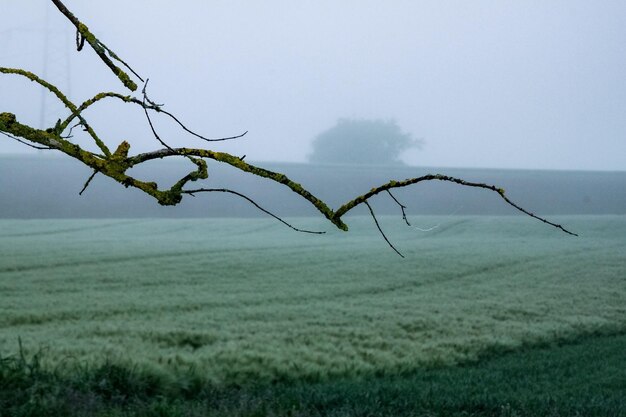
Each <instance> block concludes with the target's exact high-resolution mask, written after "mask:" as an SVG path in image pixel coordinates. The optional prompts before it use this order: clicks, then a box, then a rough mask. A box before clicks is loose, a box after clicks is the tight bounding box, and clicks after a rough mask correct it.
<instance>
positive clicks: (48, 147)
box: [0, 132, 54, 151]
mask: <svg viewBox="0 0 626 417" xmlns="http://www.w3.org/2000/svg"><path fill="white" fill-rule="evenodd" d="M0 133H2V134H3V135H4V136H6V137H7V138H11V139H13V140H14V141H16V142H19V143H21V144H22V145H26V146H30V147H31V148H33V149H39V150H46V151H50V150H53V149H54V148H51V147H50V146H37V145H33V144H32V143H28V142H26V141H25V140H22V139H20V138H16V137H15V136H13V135H10V134H8V133H6V132H0Z"/></svg>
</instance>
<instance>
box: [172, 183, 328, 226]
mask: <svg viewBox="0 0 626 417" xmlns="http://www.w3.org/2000/svg"><path fill="white" fill-rule="evenodd" d="M202 192H219V193H230V194H234V195H237V196H239V197H241V198H243V199H245V200H247V201H248V202H249V203H250V204H252V205H253V206H255V207H256V208H258V209H259V210H261V211H262V212H263V213H265V214H268V215H270V216H272V217H273V218H275V219H276V220H278V221H279V222H281V223H282V224H284V225H285V226H287V227H289V228H291V229H293V230H295V231H296V232H301V233H311V234H315V235H322V234H324V233H326V232H316V231H313V230H305V229H299V228H297V227H295V226H292V225H291V224H289V223H287V222H286V221H285V220H283V219H281V218H280V217H279V216H277V215H275V214H274V213H272V212H271V211H269V210H267V209H264V208H263V207H261V206H260V205H259V204H257V203H256V202H255V201H254V200H252V199H251V198H250V197H248V196H246V195H244V194H241V193H238V192H237V191H233V190H229V189H227V188H198V189H196V190H183V191H182V193H183V194H189V195H194V194H195V193H202Z"/></svg>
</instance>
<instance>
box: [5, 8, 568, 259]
mask: <svg viewBox="0 0 626 417" xmlns="http://www.w3.org/2000/svg"><path fill="white" fill-rule="evenodd" d="M52 2H53V3H54V4H55V5H56V6H57V8H58V9H59V10H60V11H61V12H62V13H63V14H64V15H65V16H66V17H67V18H68V19H69V20H70V21H71V22H72V23H73V24H74V25H75V26H76V28H77V30H78V32H79V34H80V35H81V36H82V37H83V38H84V39H85V40H86V41H87V42H88V43H89V44H90V45H91V46H92V48H93V49H94V50H95V51H96V53H97V54H98V56H99V57H100V58H101V59H102V60H103V62H104V63H105V64H106V65H107V66H109V68H111V69H112V70H113V72H114V73H115V74H116V75H117V76H118V78H120V80H121V81H122V82H123V83H124V85H125V86H126V87H127V88H129V89H131V90H133V91H134V90H136V89H137V85H136V84H135V83H133V82H132V81H131V80H130V78H129V77H128V75H127V74H126V73H125V72H124V71H122V70H121V69H119V68H118V67H117V66H115V64H113V62H112V61H111V60H110V59H109V58H108V57H107V56H106V53H108V54H109V56H111V57H112V58H113V59H115V60H118V61H119V62H121V63H122V64H124V65H125V66H126V67H127V68H129V69H130V67H128V65H126V63H124V62H123V61H122V60H120V59H119V58H118V57H117V55H115V54H114V53H113V52H112V51H111V50H109V49H108V48H107V47H106V46H105V45H104V44H103V43H102V42H100V41H99V40H98V39H97V38H95V36H93V34H91V32H89V30H88V29H87V26H85V25H84V24H83V23H81V22H80V21H79V20H78V19H77V18H76V17H75V16H74V15H73V14H72V13H71V12H70V11H69V10H68V9H67V8H66V7H65V6H64V5H63V3H61V2H60V1H59V0H52ZM78 44H79V45H80V42H79V43H78ZM130 70H131V71H132V69H130ZM132 72H133V74H135V75H136V76H137V77H138V78H139V79H141V77H139V76H138V75H137V74H136V73H135V72H134V71H132ZM0 73H3V74H15V75H20V76H22V77H25V78H27V79H29V80H31V81H33V82H36V83H37V84H39V85H41V86H42V87H44V88H46V89H47V90H48V91H50V92H51V93H53V94H54V95H55V96H56V97H57V98H58V99H59V100H60V101H61V102H62V103H63V104H64V105H65V106H66V107H67V108H68V109H69V111H70V115H69V116H68V117H67V118H66V119H65V120H64V121H60V120H59V122H58V123H57V124H56V125H55V126H54V127H52V128H49V129H46V130H40V129H35V128H33V127H30V126H28V125H25V124H22V123H19V122H18V121H17V119H16V116H15V115H14V114H12V113H0V132H3V133H5V134H7V135H10V136H11V137H14V138H16V139H18V140H20V141H25V142H26V143H27V144H36V145H41V146H43V147H45V148H47V149H54V150H58V151H61V152H63V153H65V154H67V155H68V156H70V157H72V158H75V159H77V160H79V161H81V162H82V163H83V164H85V165H86V166H88V167H90V168H91V169H92V170H93V174H92V175H91V177H89V179H88V180H87V182H86V183H85V186H84V187H83V189H82V190H81V193H82V192H83V191H84V190H85V189H86V188H87V186H88V185H89V183H90V181H91V179H92V178H93V176H94V175H95V174H96V173H101V174H103V175H105V176H108V177H110V178H112V179H114V180H115V181H117V182H119V183H121V184H123V185H124V186H125V187H134V188H137V189H139V190H141V191H143V192H145V193H147V194H148V195H150V196H152V197H154V198H155V199H156V200H157V201H158V203H159V204H162V205H170V206H171V205H176V204H178V203H180V202H181V200H182V198H183V195H194V194H196V193H200V192H223V193H230V194H234V195H237V196H240V197H242V198H244V199H246V200H248V201H249V202H251V203H252V204H253V205H255V206H256V207H257V208H259V209H260V210H262V211H263V212H265V213H268V214H270V215H271V216H273V217H275V218H277V219H278V220H279V221H281V222H283V223H284V224H286V225H287V226H289V227H291V228H292V229H295V230H298V231H304V230H301V229H297V228H295V227H293V226H292V225H290V224H289V223H287V222H285V221H284V220H282V219H281V218H279V217H278V216H276V215H274V214H272V213H270V212H269V211H267V210H265V209H263V208H262V207H261V206H260V205H258V204H257V203H256V202H254V201H253V200H252V199H250V198H249V197H247V196H244V195H242V194H240V193H238V192H235V191H232V190H228V189H218V188H198V189H185V186H186V185H187V184H188V183H190V182H193V181H197V180H200V179H206V178H208V169H207V162H206V160H205V159H211V160H214V161H217V162H220V163H225V164H228V165H230V166H232V167H234V168H236V169H238V170H240V171H243V172H246V173H249V174H252V175H256V176H259V177H262V178H266V179H268V180H271V181H274V182H277V183H280V184H282V185H284V186H285V187H287V188H289V189H290V190H291V191H292V192H294V193H296V194H298V195H299V196H300V197H302V198H304V199H305V200H307V201H308V202H309V203H311V204H312V205H313V206H314V207H315V208H316V209H317V210H318V211H319V212H320V213H321V214H322V215H323V216H324V217H326V219H328V220H329V221H330V222H331V223H332V224H334V225H335V226H336V227H338V228H339V229H341V230H345V231H347V230H348V226H347V225H346V224H345V223H344V222H343V220H342V218H343V216H345V215H346V214H347V213H348V212H350V211H351V210H352V209H354V208H355V207H357V206H359V205H360V204H364V205H365V206H366V207H367V208H368V209H369V211H370V214H371V215H372V217H373V218H374V221H375V223H376V226H377V227H378V230H379V231H380V233H381V234H382V235H383V237H384V239H385V241H387V243H388V244H389V246H390V247H391V248H392V249H393V250H395V251H396V252H397V253H398V254H400V252H398V250H397V249H396V248H395V247H394V246H393V245H392V244H391V242H390V241H389V239H387V237H386V236H385V234H384V233H383V231H382V229H381V228H380V225H379V223H378V221H377V220H376V216H375V215H374V211H373V209H372V207H371V206H370V204H369V203H368V201H369V199H371V198H372V197H374V196H376V195H377V194H379V193H381V192H387V193H389V195H390V196H391V198H393V200H394V201H395V202H396V203H397V204H399V205H400V207H401V209H402V214H403V219H404V220H405V221H406V222H407V224H408V221H407V219H406V213H405V210H404V209H405V208H406V207H405V206H403V205H402V204H401V203H400V202H399V201H398V200H396V198H395V197H394V196H393V194H391V192H390V190H391V189H394V188H402V187H407V186H410V185H413V184H417V183H420V182H424V181H434V180H437V181H446V182H452V183H456V184H459V185H462V186H466V187H474V188H482V189H486V190H489V191H493V192H496V193H497V194H498V195H499V196H500V197H501V198H502V199H503V200H504V201H505V202H506V203H507V204H509V205H510V206H512V207H514V208H515V209H517V210H518V211H520V212H522V213H524V214H526V215H528V216H530V217H533V218H535V219H537V220H540V221H542V222H543V223H546V224H548V225H550V226H553V227H555V228H558V229H560V230H561V231H563V232H565V233H567V234H570V235H574V236H576V234H575V233H572V232H570V231H568V230H566V229H565V228H563V227H562V226H561V225H559V224H556V223H552V222H550V221H548V220H546V219H544V218H542V217H540V216H537V215H535V214H534V213H531V212H529V211H527V210H526V209H524V208H522V207H521V206H519V205H517V204H515V203H514V202H512V201H511V200H510V199H509V198H508V197H507V196H506V195H505V192H504V190H503V189H502V188H499V187H496V186H495V185H489V184H485V183H479V182H470V181H465V180H463V179H460V178H455V177H450V176H446V175H440V174H434V175H433V174H429V175H423V176H420V177H415V178H409V179H405V180H402V181H396V180H392V181H389V182H387V183H385V184H383V185H381V186H378V187H376V188H372V189H371V190H370V191H368V192H366V193H365V194H363V195H360V196H358V197H356V198H353V199H352V200H350V201H348V202H346V203H345V204H343V205H341V206H340V207H339V208H338V209H337V210H333V209H331V208H330V207H329V206H328V205H327V204H326V203H325V202H324V201H322V200H321V199H319V198H317V197H316V196H314V195H313V194H312V193H311V192H309V191H308V190H306V189H305V188H304V187H303V186H302V185H300V184H299V183H297V182H295V181H293V180H291V179H290V178H288V177H287V176H286V175H284V174H282V173H279V172H273V171H270V170H268V169H265V168H262V167H258V166H255V165H252V164H248V163H247V162H244V160H243V158H240V157H237V156H234V155H231V154H229V153H225V152H216V151H212V150H209V149H201V148H188V147H183V148H172V147H170V146H169V145H167V144H166V143H165V142H164V141H163V140H162V139H161V138H160V136H159V135H158V133H157V132H156V130H155V128H154V126H153V124H152V121H151V119H150V116H149V114H148V110H150V111H154V112H157V113H163V114H165V115H167V116H168V117H170V118H171V119H173V120H174V121H175V122H177V123H178V124H179V125H180V126H181V128H182V129H183V130H185V131H186V132H188V133H190V134H192V135H194V136H196V137H198V138H201V139H204V140H207V141H212V140H228V139H234V138H238V137H241V136H243V135H238V136H233V137H230V138H220V139H209V138H206V137H204V136H202V135H199V134H197V133H195V132H193V131H191V130H189V129H188V128H187V127H186V126H185V125H183V124H182V123H181V122H180V120H179V119H178V118H177V117H176V116H174V115H173V114H171V113H169V112H167V111H165V110H163V109H162V105H159V104H156V103H155V102H153V101H151V100H149V99H148V97H147V95H146V92H145V89H146V84H147V81H146V82H145V84H144V89H143V100H139V99H138V98H135V97H132V96H128V95H123V94H119V93H115V92H103V93H99V94H97V95H95V96H94V97H92V98H90V99H88V100H86V101H84V102H83V103H82V104H81V105H80V106H76V105H75V104H74V103H72V102H71V101H70V100H69V99H68V98H67V96H66V95H64V94H63V93H62V92H61V91H60V90H59V89H58V88H57V87H55V86H54V85H52V84H50V83H49V82H47V81H45V80H43V79H41V78H39V77H38V76H36V75H35V74H33V73H31V72H28V71H25V70H22V69H12V68H0ZM142 81H143V80H142ZM105 98H114V99H118V100H121V101H123V102H125V103H132V104H135V105H139V106H141V107H142V109H143V110H144V112H145V115H146V117H147V121H148V123H149V126H150V129H151V131H152V133H153V135H154V137H155V138H156V139H157V140H158V141H159V142H160V143H161V144H162V145H163V146H165V148H164V149H159V150H155V151H152V152H146V153H141V154H138V155H134V156H129V151H130V144H129V143H128V142H126V141H122V142H121V143H120V144H119V145H118V146H117V149H116V150H115V152H113V153H111V152H110V150H109V149H108V147H107V146H106V145H105V144H104V142H103V141H102V140H100V138H99V137H98V135H97V134H96V132H95V131H94V130H93V129H92V128H91V127H90V126H89V124H88V123H87V121H86V120H85V118H84V117H83V116H82V113H83V112H84V111H85V110H86V109H88V108H89V107H91V106H92V105H94V104H95V103H97V102H99V101H101V100H103V99H105ZM74 119H78V120H79V122H80V123H79V124H80V125H82V126H83V127H84V128H85V129H86V130H87V131H88V132H89V134H90V135H91V136H92V138H93V139H94V141H95V142H96V144H97V145H98V147H99V148H100V149H101V150H102V152H103V154H104V155H98V154H95V153H92V152H89V151H87V150H85V149H83V148H81V147H80V146H79V145H78V144H75V143H73V142H71V141H70V140H69V137H63V136H62V133H63V132H64V131H65V129H66V128H67V127H68V126H69V125H70V123H71V122H72V121H73V120H74ZM244 134H245V133H244ZM172 156H183V157H186V158H187V159H189V160H190V161H191V162H192V163H193V164H195V169H194V170H193V171H191V172H189V173H188V174H186V175H185V176H183V177H182V178H181V179H179V180H178V181H177V182H176V183H175V184H174V185H173V186H172V187H170V188H169V189H162V190H161V189H159V188H158V185H157V184H156V183H155V182H147V181H142V180H138V179H136V178H134V177H132V176H130V175H128V174H127V171H128V170H129V169H130V168H132V167H133V166H136V165H139V164H142V163H145V162H148V161H151V160H155V159H162V158H166V157H172ZM307 232H310V231H307ZM400 255H401V254H400Z"/></svg>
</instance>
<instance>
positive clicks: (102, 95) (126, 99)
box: [61, 92, 248, 142]
mask: <svg viewBox="0 0 626 417" xmlns="http://www.w3.org/2000/svg"><path fill="white" fill-rule="evenodd" d="M107 97H110V98H117V99H119V100H121V101H123V102H125V103H133V104H137V105H139V106H141V107H143V108H144V109H145V108H147V109H148V110H153V111H155V112H157V113H163V114H165V115H167V116H168V117H169V118H171V119H172V120H174V122H176V123H177V124H178V125H179V126H180V127H181V128H182V129H183V130H184V131H185V132H187V133H189V134H190V135H193V136H195V137H197V138H199V139H202V140H205V141H207V142H222V141H226V140H233V139H239V138H241V137H243V136H245V135H246V134H247V133H248V131H245V132H243V133H241V134H239V135H235V136H228V137H223V138H208V137H206V136H202V135H200V134H199V133H197V132H194V131H193V130H191V129H189V128H188V127H187V126H185V125H184V124H183V122H181V121H180V119H179V118H178V117H176V116H174V114H172V113H170V112H168V111H166V110H163V109H162V108H161V105H146V102H144V101H142V100H139V99H137V98H135V97H131V96H128V95H123V94H119V93H113V92H107V93H98V94H96V95H95V96H94V97H92V98H90V99H89V100H86V101H85V102H83V103H82V104H81V105H80V106H79V107H78V109H77V110H76V111H75V112H74V113H72V114H71V115H70V116H69V117H68V118H67V119H65V121H64V122H63V123H61V126H62V127H63V128H65V127H67V125H69V124H70V122H71V121H72V120H73V119H74V118H76V117H77V116H78V115H79V114H82V112H84V111H85V110H86V109H87V108H88V107H90V106H91V105H93V104H95V103H97V102H98V101H100V100H102V99H104V98H107ZM147 101H149V99H148V100H147Z"/></svg>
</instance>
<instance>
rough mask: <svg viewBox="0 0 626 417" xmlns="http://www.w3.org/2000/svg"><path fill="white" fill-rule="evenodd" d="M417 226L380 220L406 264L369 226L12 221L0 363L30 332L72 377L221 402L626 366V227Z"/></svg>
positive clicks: (508, 222) (45, 361)
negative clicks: (533, 355) (541, 355)
mask: <svg viewBox="0 0 626 417" xmlns="http://www.w3.org/2000/svg"><path fill="white" fill-rule="evenodd" d="M412 220H413V224H415V225H416V226H418V227H419V228H421V229H431V228H432V227H433V226H434V228H432V230H430V231H428V232H424V231H421V230H419V229H417V228H408V227H406V226H405V225H403V223H402V222H401V220H400V219H399V218H397V217H382V218H381V219H380V221H381V224H382V225H383V227H384V228H385V231H386V233H387V235H388V236H389V237H390V238H391V239H392V240H393V242H394V244H395V245H396V246H397V247H398V248H399V249H400V250H401V251H402V252H403V253H404V254H405V255H406V258H405V259H401V258H400V257H398V256H397V255H395V253H393V252H392V251H391V250H390V249H389V248H388V247H387V246H386V245H385V243H384V241H383V240H382V238H381V237H380V235H379V234H378V232H377V231H376V229H375V227H374V226H373V225H372V224H371V218H367V217H352V218H350V219H349V223H348V224H349V225H350V226H351V229H352V231H351V232H349V233H343V232H336V231H333V230H330V229H328V226H326V225H325V224H324V223H323V222H321V221H317V220H314V219H308V218H307V219H290V221H292V222H293V223H294V224H296V225H297V226H302V227H308V228H312V229H321V230H328V233H327V234H325V235H306V234H300V233H295V232H292V231H290V230H288V229H286V228H284V227H283V226H281V225H280V224H278V223H276V222H273V221H271V220H259V219H248V220H246V219H231V220H218V219H208V220H198V219H195V220H55V221H49V220H46V221H35V220H24V221H15V220H13V221H10V220H1V221H0V355H2V356H3V357H6V356H7V355H11V354H15V353H16V352H17V351H18V337H19V338H20V339H21V341H22V343H23V346H24V352H23V353H24V355H25V357H32V355H33V354H34V353H36V352H42V356H41V358H42V359H41V360H42V365H43V367H44V369H52V370H55V372H58V373H60V376H58V377H59V378H71V375H64V374H65V373H67V372H66V371H64V370H67V369H73V370H76V369H77V368H76V366H78V367H79V368H80V367H82V368H81V369H84V368H85V367H88V368H91V369H96V368H97V367H98V366H110V365H111V364H117V365H120V366H122V367H123V368H124V367H125V369H141V372H146V373H148V374H150V375H156V376H157V377H158V378H159V379H160V380H162V381H166V380H168V381H170V382H172V381H174V382H172V383H174V385H176V382H175V381H179V382H178V383H180V384H185V383H184V382H180V381H183V376H184V375H187V376H188V375H190V374H193V375H195V377H197V378H199V380H201V381H204V382H202V383H201V385H202V384H209V385H210V386H212V387H222V388H220V389H226V388H225V387H241V386H249V385H250V384H252V385H254V386H275V384H286V385H284V387H293V386H300V387H301V388H300V389H301V390H302V389H304V388H302V385H298V384H305V386H307V387H318V388H315V389H320V388H319V386H320V384H322V386H324V387H326V388H323V389H328V390H337V389H340V388H337V386H336V385H332V384H340V382H336V381H351V382H350V384H352V385H351V386H358V384H359V383H363V382H362V381H371V380H372V379H376V378H378V381H387V380H388V379H389V380H393V381H395V382H393V384H392V385H393V386H396V385H398V384H399V385H398V386H400V387H402V386H405V385H406V384H409V385H406V386H407V387H408V386H413V385H411V384H415V382H410V383H409V382H398V378H401V376H402V375H415V373H416V372H421V371H420V370H425V369H426V370H428V369H430V370H431V371H424V372H442V371H440V370H441V369H451V370H452V371H446V372H461V373H463V372H464V371H463V369H466V368H464V367H465V366H474V365H471V364H473V363H476V364H477V365H476V366H482V365H480V364H483V363H486V362H485V361H489V360H492V358H495V357H498V356H501V355H502V354H504V353H506V352H520V351H526V350H527V348H531V347H537V346H539V347H541V346H543V347H552V348H555V349H556V347H555V346H556V345H561V344H564V343H565V344H567V343H570V342H575V341H587V342H585V343H591V344H593V343H596V344H599V343H600V342H594V340H605V339H601V338H602V337H605V338H606V337H613V338H612V339H606V340H612V342H611V343H608V344H607V346H608V347H607V349H609V350H611V349H612V350H611V352H613V354H615V352H618V354H617V355H616V357H617V358H618V359H616V360H621V361H622V362H621V363H622V364H623V356H621V355H619V352H620V351H621V352H623V351H624V348H625V347H626V342H625V341H624V337H621V336H620V337H616V336H611V335H623V334H624V333H625V332H626V217H624V216H596V217H594V216H572V217H561V218H557V220H558V221H560V222H562V223H564V224H566V225H567V227H568V228H570V229H571V230H574V231H576V232H578V233H579V234H580V235H581V236H580V237H578V238H574V237H571V236H567V235H565V234H562V233H559V232H558V231H555V230H553V229H551V228H549V227H547V226H544V225H542V224H540V223H538V222H535V221H533V220H532V219H528V218H524V217H516V216H513V217H461V216H449V217H430V216H428V217H426V216H424V217H415V218H413V219H412ZM611 347H612V348H611ZM581 352H583V353H584V351H581ZM581 354H582V353H581ZM572 355H574V354H572ZM607 355H608V356H609V357H610V354H608V353H607ZM620 358H621V359H620ZM611 363H612V366H614V365H615V361H613V362H611ZM103 364H104V365H103ZM459 364H460V365H462V366H464V367H461V368H459V367H458V366H455V365H459ZM450 366H452V368H450ZM485 366H487V365H485ZM489 366H491V365H489ZM581 366H582V364H581ZM584 366H590V365H589V364H588V363H586V364H585V365H584ZM591 368H593V366H591ZM591 368H590V369H591ZM467 369H469V368H467ZM459 370H461V371H459ZM68 372H69V371H68ZM72 372H73V371H72ZM515 372H522V371H521V370H519V369H518V370H517V371H515ZM535 373H536V372H535ZM437 375H439V374H437ZM464 375H465V374H464ZM608 377H609V379H610V381H609V382H608V384H609V385H610V386H613V387H614V388H615V387H617V388H615V389H618V388H619V387H620V386H621V387H622V388H623V385H622V383H624V384H626V378H625V376H624V373H623V372H622V373H618V374H616V375H609V376H608ZM386 378H387V379H386ZM407 378H409V377H407ZM433 378H436V377H435V376H433ZM437 378H438V377H437ZM188 379H189V378H187V380H188ZM483 379H485V378H483ZM355 381H357V382H355ZM358 381H361V382H358ZM611 381H613V382H611ZM482 383H483V382H481V381H479V382H478V384H479V386H480V384H482ZM484 383H485V384H488V383H489V382H488V381H486V380H485V382H484ZM268 384H270V385H268ZM271 384H274V385H271ZM293 384H295V385H293ZM354 384H356V385H354ZM368 384H369V385H368V387H371V386H372V385H371V384H370V383H368ZM378 384H379V385H377V386H378V388H377V390H378V391H376V392H381V390H382V391H384V390H389V389H392V388H390V387H389V386H387V387H383V385H384V383H382V382H378ZM381 384H382V385H381ZM403 384H405V385H403ZM611 384H613V385H611ZM331 385H332V386H334V387H335V388H332V389H331V388H328V387H330V386H331ZM285 389H287V388H285ZM290 389H291V388H290ZM293 389H296V388H293ZM323 389H322V390H323ZM355 389H356V388H355ZM398 389H399V390H400V391H402V389H401V388H398ZM407 389H408V388H407ZM581 389H582V388H581ZM589 389H592V388H589ZM392 390H393V389H392ZM479 391H480V389H479ZM255 392H256V391H255ZM611 392H613V391H611ZM621 392H622V393H623V391H621ZM250 395H252V397H254V395H253V394H250ZM263 395H265V394H263ZM263 395H261V396H260V397H258V398H265V397H263ZM276 395H278V394H276ZM320 395H322V394H320ZM390 395H391V394H390ZM398 395H400V396H401V394H398ZM467 395H469V394H467ZM568 395H569V394H568ZM592 397H593V396H592ZM255 398H256V397H255ZM451 398H452V397H451ZM468 398H469V397H468ZM514 398H515V396H509V400H507V401H509V403H512V401H513V400H514ZM529 398H530V397H529ZM580 398H582V397H580V396H578V399H579V400H580ZM590 398H591V397H590ZM593 398H596V397H593ZM611 398H613V397H611ZM615 398H619V395H617V396H616V397H615ZM492 400H493V401H491V403H490V404H492V405H493V406H494V407H496V404H499V403H498V401H499V400H497V399H495V400H494V399H492ZM303 401H304V400H303ZM503 401H504V400H503ZM529 401H530V400H529ZM611 401H613V402H611ZM611 401H609V402H608V403H603V404H605V405H606V404H609V405H608V406H607V407H608V409H609V410H613V411H615V414H614V415H622V414H621V412H622V411H623V410H620V409H619V407H621V406H623V402H622V403H615V401H614V400H611ZM513 402H514V401H513ZM548 403H549V402H548ZM502 404H504V403H502ZM502 404H500V405H502ZM616 404H617V405H616ZM579 406H581V407H582V405H581V404H579ZM442 407H443V406H442ZM616 407H617V408H616ZM444 408H445V407H444ZM496 408H497V410H499V411H498V412H499V413H500V414H496V413H495V411H494V413H492V414H489V415H506V413H504V411H502V410H504V409H503V408H501V407H500V406H497V407H496ZM579 408H580V407H579ZM592 408H593V407H592ZM253 409H254V410H257V411H259V410H261V409H260V408H258V407H257V408H254V407H253ZM600 409H601V410H604V413H606V411H607V408H606V407H605V408H602V407H600ZM369 410H371V408H370V409H369ZM494 410H495V409H494ZM170 411H171V410H170ZM261 411H262V410H261ZM266 411H267V410H266ZM461 411H462V410H461ZM461 411H459V412H461ZM492 411H493V410H492ZM505 411H506V410H505ZM255 412H256V411H255ZM259 412H260V411H259ZM389 412H390V413H391V411H389ZM503 413H504V414H503ZM223 414H224V415H226V414H227V413H226V412H224V413H223ZM244 414H245V413H244ZM266 414H267V413H266ZM270 414H271V413H270ZM329 414H331V413H319V415H329ZM365 414H367V413H365ZM365 414H360V415H365ZM394 414H396V413H395V412H394ZM397 414H398V415H400V414H402V413H399V412H398V413H397ZM0 415H2V413H1V412H0ZM155 415H156V414H155ZM181 415H185V414H181ZM199 415H202V414H199ZM218 415H219V414H218ZM233 415H236V414H233ZM259 415H264V414H263V413H261V414H259ZM278 415H282V414H280V413H279V414H278ZM294 415H298V413H295V414H294ZM302 415H317V414H315V413H309V414H306V413H302ZM336 415H344V414H340V413H339V414H336ZM345 415H353V414H345ZM404 415H410V414H406V413H405V414H404ZM415 415H417V414H415ZM420 415H421V414H420ZM459 415H463V414H459ZM465 415H471V414H465ZM477 415H478V414H477ZM509 415H525V414H523V413H522V414H519V413H518V414H515V413H514V412H511V413H510V414H509ZM528 415H532V413H531V414H528ZM554 415H572V414H571V413H570V414H567V413H565V414H554ZM598 415H602V413H600V414H598Z"/></svg>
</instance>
